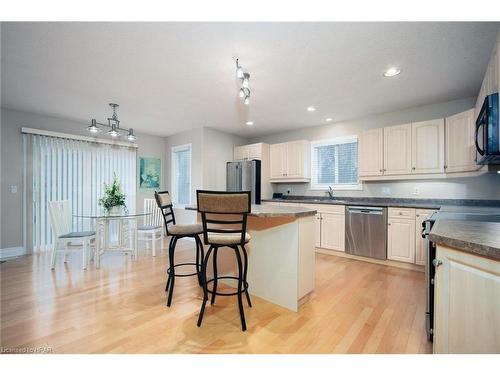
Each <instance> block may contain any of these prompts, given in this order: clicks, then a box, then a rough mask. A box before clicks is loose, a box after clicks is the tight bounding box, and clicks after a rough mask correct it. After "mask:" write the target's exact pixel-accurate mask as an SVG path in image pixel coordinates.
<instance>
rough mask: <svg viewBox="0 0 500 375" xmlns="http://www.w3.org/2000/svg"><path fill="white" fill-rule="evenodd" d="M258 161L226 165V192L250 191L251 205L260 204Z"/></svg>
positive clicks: (236, 162)
mask: <svg viewBox="0 0 500 375" xmlns="http://www.w3.org/2000/svg"><path fill="white" fill-rule="evenodd" d="M260 187H261V178H260V160H248V161H234V162H228V163H227V164H226V190H227V191H251V192H252V194H251V196H252V203H253V204H260Z"/></svg>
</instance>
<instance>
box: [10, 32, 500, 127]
mask: <svg viewBox="0 0 500 375" xmlns="http://www.w3.org/2000/svg"><path fill="white" fill-rule="evenodd" d="M499 30H500V23H3V24H2V32H1V36H2V90H3V91H2V106H3V107H6V108H12V109H18V110H26V111H31V112H36V113H43V114H48V115H54V116H59V117H67V118H71V119H75V120H81V121H90V119H91V118H93V117H95V118H96V119H97V120H98V121H104V119H105V118H107V117H108V116H109V114H110V113H109V108H108V107H107V103H108V102H115V103H119V104H120V109H119V112H118V114H119V118H120V120H121V121H122V124H123V126H125V127H134V128H135V129H136V130H138V131H142V132H145V133H150V134H155V135H162V136H165V135H170V134H173V133H177V132H180V131H183V130H187V129H192V128H198V127H201V126H209V127H213V128H217V129H221V130H225V131H228V132H231V133H235V134H241V135H246V136H254V135H260V134H264V133H273V132H277V131H280V130H285V129H292V128H299V127H304V126H314V125H320V124H324V123H325V121H324V119H325V118H326V117H332V118H333V119H334V122H336V121H341V120H347V119H353V118H358V117H362V116H365V115H368V114H373V113H382V112H387V111H393V110H398V109H403V108H408V107H413V106H419V105H425V104H430V103H437V102H442V101H448V100H453V99H458V98H465V97H470V96H474V95H476V94H477V91H478V90H479V85H480V82H481V79H482V76H483V74H484V70H485V68H486V65H487V60H488V57H489V54H490V52H491V49H492V47H493V43H494V40H495V37H496V34H497V33H498V31H499ZM236 56H238V57H239V58H240V61H241V63H242V65H243V67H244V68H245V69H247V70H248V71H249V72H250V74H251V79H250V85H251V88H252V101H251V103H250V105H249V106H248V107H247V106H245V105H244V104H243V103H242V102H241V100H240V99H239V98H238V96H237V92H238V83H237V80H236V78H235V66H234V60H233V59H234V58H235V57H236ZM391 65H396V66H398V67H400V68H401V70H402V73H401V75H399V76H397V77H395V78H384V77H383V76H382V73H383V71H384V70H385V69H386V68H388V67H389V66H391ZM309 105H314V106H315V107H316V108H317V111H316V112H312V113H310V112H307V111H306V107H307V106H309ZM248 120H251V121H254V122H255V125H254V126H253V127H251V128H250V127H247V126H246V125H245V122H246V121H248Z"/></svg>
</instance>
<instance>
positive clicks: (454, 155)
mask: <svg viewBox="0 0 500 375" xmlns="http://www.w3.org/2000/svg"><path fill="white" fill-rule="evenodd" d="M474 123H475V121H474V110H473V109H470V110H468V111H465V112H462V113H459V114H456V115H454V116H451V117H447V118H446V123H445V144H446V147H445V148H446V160H445V171H446V172H447V173H450V172H469V171H475V170H477V169H478V166H477V165H476V160H475V159H476V149H475V146H474Z"/></svg>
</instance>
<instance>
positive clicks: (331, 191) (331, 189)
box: [328, 186, 334, 199]
mask: <svg viewBox="0 0 500 375" xmlns="http://www.w3.org/2000/svg"><path fill="white" fill-rule="evenodd" d="M328 196H329V197H330V199H333V198H334V197H333V188H332V187H331V186H328Z"/></svg>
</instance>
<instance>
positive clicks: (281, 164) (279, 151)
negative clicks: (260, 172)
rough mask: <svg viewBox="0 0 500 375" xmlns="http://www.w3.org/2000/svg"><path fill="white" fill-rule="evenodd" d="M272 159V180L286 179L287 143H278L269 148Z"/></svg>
mask: <svg viewBox="0 0 500 375" xmlns="http://www.w3.org/2000/svg"><path fill="white" fill-rule="evenodd" d="M269 153H270V159H271V180H272V179H279V178H283V177H285V173H286V143H277V144H274V145H271V146H270V147H269Z"/></svg>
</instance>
